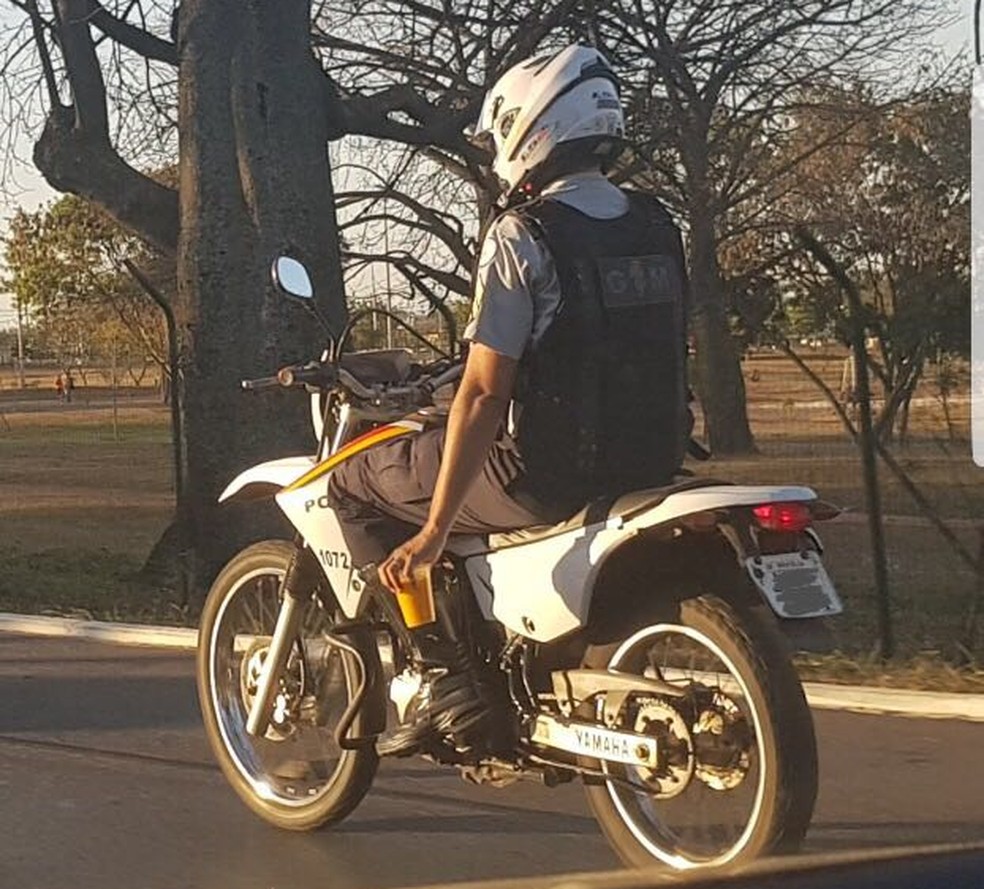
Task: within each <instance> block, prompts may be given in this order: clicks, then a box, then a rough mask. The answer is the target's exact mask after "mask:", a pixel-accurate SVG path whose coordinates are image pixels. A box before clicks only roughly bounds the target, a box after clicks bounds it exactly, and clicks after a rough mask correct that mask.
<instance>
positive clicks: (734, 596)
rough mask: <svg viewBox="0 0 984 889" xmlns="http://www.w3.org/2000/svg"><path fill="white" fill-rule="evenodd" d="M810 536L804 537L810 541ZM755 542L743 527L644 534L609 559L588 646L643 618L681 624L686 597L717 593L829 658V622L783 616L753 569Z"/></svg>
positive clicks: (802, 647)
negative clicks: (747, 566)
mask: <svg viewBox="0 0 984 889" xmlns="http://www.w3.org/2000/svg"><path fill="white" fill-rule="evenodd" d="M807 540H809V538H807V537H804V541H807ZM754 552H755V549H754V541H753V540H752V538H751V536H750V535H749V533H748V528H747V526H743V524H742V523H740V522H735V523H733V524H728V523H725V524H722V525H719V526H718V527H717V528H716V529H714V530H713V531H707V532H704V533H684V534H682V535H680V536H675V537H674V536H667V535H665V534H664V535H658V534H654V533H653V532H649V533H644V534H640V535H638V536H637V537H636V538H634V539H633V540H631V541H628V542H627V543H625V544H624V545H622V546H620V547H619V548H618V549H616V550H615V551H614V552H612V553H611V555H610V556H609V557H608V559H607V560H606V562H605V564H604V565H603V566H602V570H601V571H600V572H599V574H598V576H597V578H596V581H595V584H594V588H593V590H592V598H591V611H590V613H589V616H588V622H587V627H586V633H585V635H586V641H589V642H591V643H593V644H608V643H612V642H617V641H620V640H621V639H624V638H625V637H626V636H627V635H628V634H630V633H632V632H634V631H635V630H637V629H638V628H639V623H640V620H653V621H655V620H665V621H667V622H674V621H675V620H676V619H677V618H678V616H679V605H680V602H682V601H683V600H684V599H691V598H694V597H695V596H700V595H714V596H717V597H718V598H720V599H724V600H725V601H727V602H729V603H731V604H732V605H734V606H736V607H737V608H739V609H740V610H749V609H753V610H754V611H756V612H757V613H759V614H760V615H761V616H762V618H763V619H765V620H767V621H768V622H770V623H772V624H774V625H775V626H776V627H778V628H779V630H780V631H782V633H783V634H784V635H785V637H786V639H787V642H788V643H789V646H790V648H791V649H793V650H796V651H812V652H828V651H830V650H831V649H832V647H833V636H832V634H831V632H830V628H829V626H828V624H827V621H826V619H825V618H824V617H810V618H799V619H795V620H792V619H785V618H782V617H779V616H778V615H777V614H776V613H775V611H774V610H773V609H772V607H771V606H770V605H769V604H768V602H767V600H766V598H765V596H764V595H763V594H762V593H761V592H760V591H759V589H758V588H757V587H756V585H755V584H754V583H753V582H752V580H751V578H750V577H749V575H748V573H747V571H746V569H745V560H746V558H747V557H748V556H749V555H751V554H754Z"/></svg>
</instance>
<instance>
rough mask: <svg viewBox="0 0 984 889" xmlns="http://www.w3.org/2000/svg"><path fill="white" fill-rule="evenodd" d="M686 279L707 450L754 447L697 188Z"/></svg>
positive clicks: (710, 230) (708, 223)
mask: <svg viewBox="0 0 984 889" xmlns="http://www.w3.org/2000/svg"><path fill="white" fill-rule="evenodd" d="M690 281H691V291H692V292H693V316H692V322H691V323H692V326H693V332H694V338H695V340H696V346H697V354H696V372H697V380H696V382H697V391H698V395H699V396H700V402H701V406H702V407H703V410H704V416H705V429H706V430H707V436H708V443H709V445H710V449H711V451H712V452H713V453H716V454H743V453H749V452H751V451H753V450H754V447H755V446H754V441H753V439H752V432H751V429H750V428H749V425H748V412H747V408H746V403H745V381H744V379H743V378H742V375H741V364H740V363H739V358H738V352H737V350H736V349H735V341H734V338H733V337H732V335H731V330H730V329H729V327H728V316H727V313H726V311H725V306H724V286H723V284H722V281H721V273H720V269H719V267H718V258H717V247H716V243H715V238H714V223H713V218H712V217H711V215H710V213H709V212H708V206H707V202H706V201H703V200H701V198H700V191H699V190H698V191H696V192H695V196H694V198H693V199H692V202H691V207H690Z"/></svg>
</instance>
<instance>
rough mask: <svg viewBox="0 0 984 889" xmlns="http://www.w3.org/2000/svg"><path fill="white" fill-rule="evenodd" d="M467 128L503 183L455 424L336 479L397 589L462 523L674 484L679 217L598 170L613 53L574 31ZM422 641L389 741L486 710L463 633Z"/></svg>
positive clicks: (354, 531) (679, 384) (497, 523)
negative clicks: (457, 640)
mask: <svg viewBox="0 0 984 889" xmlns="http://www.w3.org/2000/svg"><path fill="white" fill-rule="evenodd" d="M476 137H478V138H484V139H485V140H487V141H488V142H489V143H491V147H492V148H493V149H494V160H493V163H492V171H493V172H494V173H495V175H496V176H497V178H498V179H499V180H500V183H501V186H502V195H501V198H500V201H499V210H500V212H499V214H498V215H497V217H496V218H495V219H494V221H492V223H491V224H490V225H489V226H488V228H487V230H486V232H485V235H484V238H483V240H482V244H481V249H480V253H479V259H478V263H477V265H476V269H475V274H474V296H473V304H472V314H471V318H470V321H469V323H468V325H467V327H466V329H465V332H464V337H463V338H464V340H465V341H466V342H467V343H469V351H468V357H467V361H466V364H465V368H464V372H463V376H462V378H461V383H460V385H459V388H458V391H457V393H456V396H455V398H454V402H453V404H452V406H451V410H450V413H449V415H448V419H447V425H446V427H445V428H442V429H432V430H427V431H424V432H422V433H420V434H418V435H417V436H414V437H407V438H399V439H395V440H393V441H391V442H385V443H383V444H380V445H378V446H376V447H373V448H370V449H368V450H366V451H363V452H361V453H359V454H357V455H355V456H353V457H352V458H351V459H349V460H348V461H346V462H345V463H343V464H342V465H341V466H339V468H338V469H337V470H335V472H334V473H333V474H332V476H331V478H330V481H329V496H330V497H331V499H332V501H333V504H334V507H335V511H336V514H337V515H338V517H339V519H340V521H341V522H342V528H343V532H344V534H345V537H346V542H347V544H348V545H349V547H350V550H351V552H352V556H353V559H354V560H355V562H356V564H358V565H368V564H370V563H376V564H378V566H379V567H378V578H379V580H380V581H381V583H382V584H383V585H384V586H385V587H386V588H387V589H388V590H390V591H392V592H396V591H397V590H399V589H400V588H401V587H404V588H405V585H406V584H407V583H409V582H410V581H411V577H412V576H413V575H414V573H415V572H418V571H419V570H421V569H428V568H429V567H430V566H432V565H433V564H434V563H435V562H437V560H438V559H439V558H440V556H441V554H442V552H443V550H444V548H445V545H446V543H447V540H448V536H449V535H450V534H452V533H466V534H487V533H490V532H496V531H505V530H514V529H517V528H523V527H528V526H531V525H538V524H540V525H542V524H545V523H555V522H558V521H561V520H563V519H565V518H568V517H569V516H571V515H572V514H573V513H574V512H576V511H577V510H578V509H580V508H581V507H582V506H584V505H585V503H587V502H588V501H590V500H592V499H593V498H597V497H600V496H602V495H617V494H620V493H625V492H627V491H630V490H635V489H639V488H645V487H654V486H658V485H660V484H665V483H667V482H669V481H670V480H671V478H672V476H673V475H674V473H675V472H676V470H677V469H678V468H679V466H680V464H681V463H682V460H683V454H684V449H685V444H686V441H687V438H688V435H689V431H690V426H689V422H688V420H689V411H688V409H687V404H686V380H685V361H686V357H685V356H686V351H685V341H684V337H685V327H686V317H685V299H684V293H685V266H684V258H683V250H682V245H681V241H680V235H679V230H678V229H677V228H676V226H675V225H674V224H673V222H672V220H671V219H670V217H669V215H668V214H667V213H666V211H665V210H664V209H663V208H662V206H661V205H660V204H659V203H658V202H657V201H655V199H653V198H651V197H649V196H646V195H642V194H639V193H633V192H628V191H625V190H622V189H619V188H617V187H616V186H615V185H613V184H612V183H611V182H609V180H608V179H607V177H606V176H605V175H604V172H603V171H604V170H605V169H607V167H608V165H609V164H610V163H612V162H613V160H614V158H615V157H616V155H617V154H618V153H620V151H621V148H622V141H623V139H624V120H623V114H622V108H621V102H620V99H619V93H618V84H617V80H616V77H615V75H614V73H613V71H612V69H611V67H610V66H609V64H608V62H607V61H606V60H605V58H604V57H603V56H602V55H601V54H600V53H599V52H598V51H597V50H595V49H592V48H589V47H584V46H578V45H574V46H569V47H567V48H566V49H564V50H563V51H561V52H559V53H556V54H552V55H548V56H539V57H535V58H532V59H528V60H526V61H524V62H521V63H520V64H518V65H516V66H514V67H513V68H511V69H510V70H509V71H507V72H506V73H505V74H504V75H503V76H502V77H501V78H500V79H499V80H498V81H497V82H496V84H495V85H494V86H493V87H492V89H491V90H489V92H488V94H487V95H486V97H485V101H484V104H483V107H482V110H481V114H480V118H479V122H478V126H477V130H476ZM401 541H402V542H401ZM387 553H388V555H387ZM446 632H447V624H446V623H445V633H446ZM429 638H430V639H431V642H432V644H430V645H429V646H425V647H422V648H421V651H422V652H423V656H422V663H420V664H419V665H418V666H419V670H420V676H421V679H422V692H421V694H419V695H418V696H417V698H416V706H414V707H412V708H411V710H410V713H409V716H408V718H407V720H406V721H405V723H404V724H403V725H402V726H400V727H399V728H398V729H397V731H396V732H395V733H394V734H392V735H390V736H388V737H387V736H383V737H382V738H381V739H379V741H378V743H377V750H378V751H379V752H380V754H383V755H385V754H409V753H412V752H414V751H416V750H418V749H419V748H420V747H421V746H422V745H423V744H424V743H425V742H426V740H427V739H428V738H429V737H430V736H431V735H432V734H433V732H434V730H435V729H437V730H438V731H441V732H442V733H443V732H446V731H448V729H449V726H450V725H451V723H452V722H453V721H454V720H452V719H451V718H450V717H449V713H451V714H453V715H454V717H455V718H456V719H457V722H455V725H456V726H457V727H458V728H461V727H462V726H465V725H467V724H468V723H469V721H475V720H477V719H479V718H480V717H481V715H482V712H483V707H482V705H481V703H480V700H479V699H480V698H481V694H480V692H479V691H478V690H477V689H476V688H475V683H474V682H473V681H472V679H470V678H469V676H468V674H469V669H468V664H467V663H464V662H463V661H462V657H461V651H460V646H458V647H457V648H456V647H455V645H453V644H451V643H448V640H444V642H445V643H446V644H445V646H444V647H443V648H442V646H441V644H440V640H435V637H434V632H433V631H431V633H430V636H429ZM451 642H452V643H453V640H451Z"/></svg>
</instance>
